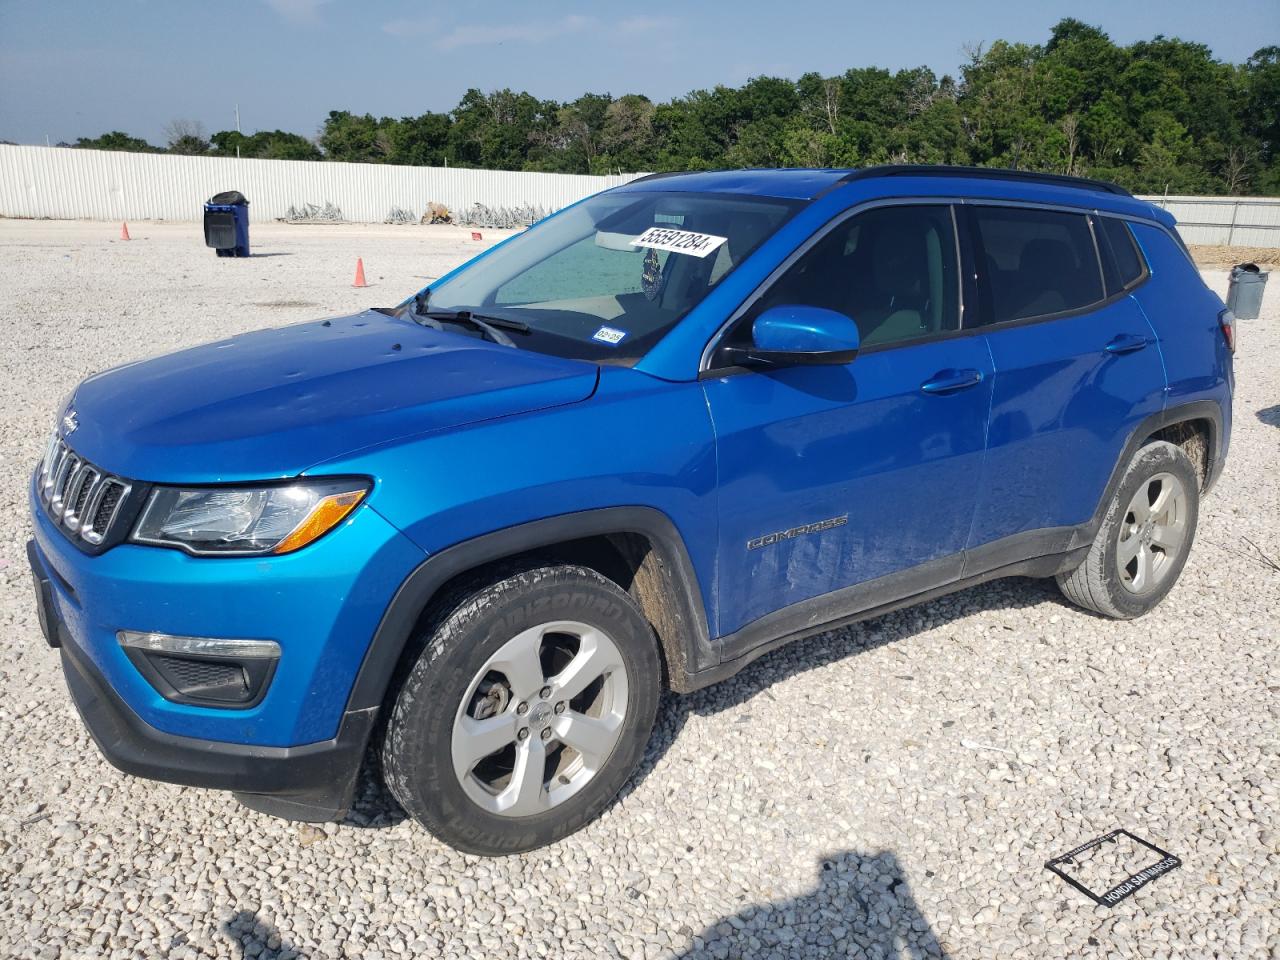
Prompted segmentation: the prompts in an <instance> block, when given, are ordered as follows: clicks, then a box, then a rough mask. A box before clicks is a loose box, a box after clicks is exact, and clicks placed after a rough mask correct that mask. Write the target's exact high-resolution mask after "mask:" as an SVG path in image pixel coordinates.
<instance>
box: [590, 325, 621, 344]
mask: <svg viewBox="0 0 1280 960" xmlns="http://www.w3.org/2000/svg"><path fill="white" fill-rule="evenodd" d="M626 335H627V331H625V330H616V329H614V328H613V327H601V328H600V329H599V330H597V331H596V332H595V333H593V334H592V335H591V339H592V340H599V341H600V342H601V343H607V344H608V345H609V346H611V347H616V346H617V345H618V344H620V343H621V342H622V338H623V337H625V336H626Z"/></svg>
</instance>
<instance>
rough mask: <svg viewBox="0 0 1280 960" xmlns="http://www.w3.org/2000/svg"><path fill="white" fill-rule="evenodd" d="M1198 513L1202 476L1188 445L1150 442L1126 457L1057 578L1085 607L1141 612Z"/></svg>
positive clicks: (1164, 589)
mask: <svg viewBox="0 0 1280 960" xmlns="http://www.w3.org/2000/svg"><path fill="white" fill-rule="evenodd" d="M1162 496H1167V497H1168V500H1163V501H1162V500H1161V497H1162ZM1144 502H1145V504H1146V507H1145V509H1144V507H1143V504H1144ZM1153 506H1154V509H1153ZM1199 515H1200V478H1199V474H1198V472H1197V471H1196V468H1195V467H1194V466H1193V465H1192V463H1191V460H1190V459H1189V458H1188V457H1187V455H1186V453H1185V452H1183V450H1182V448H1181V447H1176V446H1174V445H1173V444H1171V443H1166V442H1164V441H1163V440H1158V441H1153V442H1152V443H1149V444H1147V445H1146V446H1144V447H1142V448H1141V449H1140V450H1138V452H1137V453H1135V454H1134V456H1133V459H1132V460H1131V461H1130V462H1129V466H1128V468H1127V469H1126V470H1125V472H1124V476H1123V477H1122V478H1121V480H1120V485H1119V487H1118V488H1117V489H1116V493H1115V496H1114V497H1113V498H1112V500H1111V503H1110V504H1109V505H1108V506H1107V512H1106V516H1105V517H1104V518H1103V521H1102V526H1101V527H1100V528H1099V529H1098V534H1097V536H1096V537H1095V539H1094V541H1093V545H1092V546H1091V547H1090V548H1089V553H1088V555H1087V556H1086V557H1085V559H1084V562H1083V563H1081V564H1080V566H1078V567H1077V568H1076V569H1074V570H1072V571H1071V572H1069V573H1060V574H1058V586H1059V587H1061V588H1062V592H1063V593H1064V594H1065V595H1066V597H1067V599H1068V600H1070V601H1071V602H1072V603H1074V604H1077V605H1078V606H1081V607H1084V608H1085V609H1086V610H1092V611H1094V612H1096V613H1100V614H1102V615H1103V616H1106V617H1113V618H1115V619H1117V620H1131V619H1133V618H1134V617H1140V616H1142V614H1144V613H1146V612H1147V611H1148V610H1150V609H1152V608H1153V607H1154V606H1156V604H1158V603H1159V602H1160V601H1161V600H1163V599H1164V598H1165V595H1166V594H1167V593H1168V592H1169V591H1170V590H1171V589H1172V588H1173V585H1174V584H1175V583H1176V582H1177V580H1178V576H1179V575H1180V574H1181V573H1182V568H1183V566H1184V565H1185V564H1186V562H1187V554H1188V553H1189V552H1190V550H1191V544H1192V541H1193V540H1194V539H1195V532H1196V523H1197V521H1198V520H1199ZM1135 551H1136V552H1135Z"/></svg>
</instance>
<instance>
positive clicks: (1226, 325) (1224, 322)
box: [1218, 310, 1236, 353]
mask: <svg viewBox="0 0 1280 960" xmlns="http://www.w3.org/2000/svg"><path fill="white" fill-rule="evenodd" d="M1218 326H1220V327H1221V328H1222V339H1223V340H1225V341H1227V349H1228V350H1230V351H1231V352H1232V353H1235V352H1236V315H1235V314H1234V313H1232V312H1231V311H1230V310H1223V311H1222V312H1221V313H1220V314H1218Z"/></svg>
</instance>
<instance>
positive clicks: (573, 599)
mask: <svg viewBox="0 0 1280 960" xmlns="http://www.w3.org/2000/svg"><path fill="white" fill-rule="evenodd" d="M446 606H447V608H448V609H446V610H444V611H442V612H441V614H440V616H439V617H438V619H437V620H436V621H435V623H434V624H433V625H432V626H431V627H430V628H429V629H430V631H431V633H430V636H429V637H427V638H425V639H426V643H425V647H424V650H423V653H422V655H421V656H420V657H419V658H418V661H417V662H416V663H415V664H414V666H413V667H412V669H411V670H410V673H409V676H408V677H407V679H406V681H405V683H404V686H403V687H402V688H401V691H400V694H399V696H398V698H397V700H396V703H395V706H394V707H393V709H392V713H391V717H390V719H389V721H388V727H387V734H386V738H385V740H384V743H383V765H384V772H385V776H386V781H387V786H388V787H389V789H390V790H391V792H392V793H393V794H394V795H395V797H396V799H397V800H399V801H400V803H401V805H402V806H403V807H404V808H405V810H406V811H408V812H409V813H410V814H411V815H412V816H413V817H414V818H415V819H417V820H418V821H419V822H421V823H422V824H423V825H424V826H425V827H426V828H427V829H428V830H430V831H431V832H432V833H433V834H435V835H436V836H437V837H439V838H440V839H441V840H443V841H445V842H446V843H448V844H450V845H452V846H454V847H457V848H459V849H461V850H465V851H467V852H470V853H479V854H507V853H519V852H522V851H525V850H532V849H534V848H536V847H540V846H543V845H544V844H547V843H552V842H554V841H556V840H559V839H560V838H562V837H564V836H567V835H568V834H570V833H572V832H574V831H575V830H578V829H579V828H580V827H582V826H584V825H585V824H586V823H588V822H590V821H591V820H593V819H594V818H595V817H596V816H598V815H599V813H600V812H601V811H602V810H603V809H604V808H605V806H607V805H608V803H609V802H610V800H612V799H613V797H614V795H615V794H616V793H617V792H618V790H619V789H621V787H622V785H623V784H624V783H625V782H626V779H627V777H628V776H630V774H631V772H632V770H633V769H634V768H635V766H636V765H637V764H638V763H639V761H640V758H641V756H642V755H643V753H644V747H645V744H646V742H647V741H648V738H649V733H650V731H651V729H652V727H653V721H654V716H655V714H656V712H657V704H658V695H659V688H660V682H659V681H660V676H661V673H660V670H661V667H660V663H659V659H658V651H657V643H656V640H655V637H654V635H653V631H652V629H651V628H650V627H649V624H648V622H647V621H646V620H645V618H644V617H643V615H642V614H641V613H640V611H639V610H638V609H637V608H636V605H635V603H634V602H633V601H632V599H631V598H630V596H628V595H627V593H626V592H625V591H623V590H622V589H621V588H620V587H618V586H617V585H616V584H614V583H613V582H612V581H609V580H607V579H605V578H604V577H602V576H600V575H599V574H597V573H596V572H595V571H592V570H589V569H586V568H584V567H574V566H555V567H539V568H536V569H526V570H523V571H520V572H516V573H513V574H511V575H509V576H505V577H502V578H501V579H500V580H499V581H498V582H496V583H493V584H490V585H487V586H483V587H479V588H477V589H474V590H472V591H469V592H465V593H464V594H463V595H462V596H461V597H457V598H455V600H454V602H453V603H451V604H447V605H446Z"/></svg>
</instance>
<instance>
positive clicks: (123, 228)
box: [120, 221, 133, 240]
mask: <svg viewBox="0 0 1280 960" xmlns="http://www.w3.org/2000/svg"><path fill="white" fill-rule="evenodd" d="M120 239H121V240H132V239H133V238H132V237H130V236H129V225H128V224H127V223H125V222H124V221H121V222H120Z"/></svg>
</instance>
